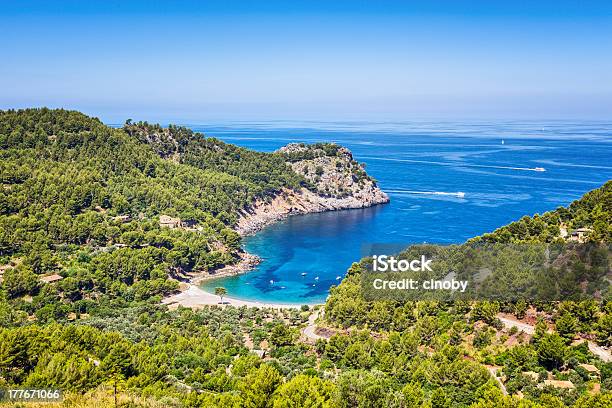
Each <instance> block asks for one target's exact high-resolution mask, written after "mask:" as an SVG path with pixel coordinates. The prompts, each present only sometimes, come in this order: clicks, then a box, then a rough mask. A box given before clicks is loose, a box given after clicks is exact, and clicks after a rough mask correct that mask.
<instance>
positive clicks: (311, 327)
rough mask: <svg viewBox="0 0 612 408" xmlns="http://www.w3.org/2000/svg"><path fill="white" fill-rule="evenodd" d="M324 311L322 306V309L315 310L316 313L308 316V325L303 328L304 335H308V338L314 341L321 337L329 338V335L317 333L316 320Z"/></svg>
mask: <svg viewBox="0 0 612 408" xmlns="http://www.w3.org/2000/svg"><path fill="white" fill-rule="evenodd" d="M323 313H324V311H323V308H320V309H317V310H315V311H314V313H313V314H311V315H310V316H309V317H308V323H307V324H306V327H304V328H303V329H302V333H304V336H306V338H307V339H309V340H312V341H317V340H319V339H326V338H327V337H324V336H321V335H318V334H317V333H316V330H317V324H316V320H317V319H318V318H319V315H321V316H322V315H323Z"/></svg>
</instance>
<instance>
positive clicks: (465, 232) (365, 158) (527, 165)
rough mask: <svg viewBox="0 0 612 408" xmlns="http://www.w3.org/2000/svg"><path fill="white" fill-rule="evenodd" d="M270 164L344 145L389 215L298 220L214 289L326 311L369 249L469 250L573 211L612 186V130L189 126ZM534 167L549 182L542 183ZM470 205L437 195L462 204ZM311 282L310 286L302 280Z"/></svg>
mask: <svg viewBox="0 0 612 408" xmlns="http://www.w3.org/2000/svg"><path fill="white" fill-rule="evenodd" d="M191 127H192V128H193V129H194V130H197V131H201V132H203V133H205V134H206V135H207V136H214V137H217V138H219V139H222V140H224V141H226V142H229V143H234V144H238V145H241V146H244V147H248V148H251V149H255V150H260V151H265V152H271V151H274V150H276V149H278V148H279V147H281V146H283V145H285V144H287V143H290V142H307V143H313V142H322V141H325V142H336V143H339V144H342V145H344V146H346V147H348V148H349V149H350V150H351V151H352V152H353V155H354V157H355V159H356V160H358V161H360V162H363V163H365V164H366V170H367V171H368V173H369V174H370V175H372V176H373V177H374V178H376V179H377V180H378V183H379V185H380V187H381V188H382V189H383V190H384V191H386V192H387V193H388V194H389V196H390V198H391V203H390V204H387V205H382V206H377V207H373V208H368V209H359V210H347V211H338V212H329V213H323V214H310V215H303V216H296V217H292V218H289V219H287V220H285V221H283V222H280V223H277V224H275V225H272V226H270V227H268V228H266V229H264V230H262V231H261V232H259V233H257V234H256V235H254V236H252V237H248V238H246V239H245V240H244V248H245V249H246V250H247V251H248V252H251V253H254V254H256V255H259V256H260V257H261V258H262V259H263V262H262V263H261V264H260V265H259V266H258V268H257V269H256V270H254V271H253V272H250V273H248V274H244V275H241V276H236V277H230V278H223V279H219V280H215V281H210V282H207V283H206V284H205V285H204V288H205V289H207V290H213V289H214V287H217V286H224V287H225V288H227V290H228V293H229V296H231V297H236V298H241V299H247V300H258V301H269V302H277V303H299V304H311V303H322V302H324V301H325V298H326V296H327V293H328V290H329V288H330V286H332V285H336V284H338V282H339V279H340V278H341V277H342V276H344V274H345V273H346V270H347V268H348V267H349V266H350V265H351V263H352V262H354V261H357V260H358V259H359V258H360V257H361V254H362V245H364V244H365V245H368V244H371V243H393V244H406V245H408V244H411V243H420V242H431V243H459V242H462V241H464V240H466V239H468V238H470V237H473V236H475V235H478V234H482V233H484V232H488V231H492V230H494V229H495V228H497V227H499V226H502V225H504V224H507V223H509V222H511V221H513V220H517V219H519V218H521V217H522V216H524V215H532V214H535V213H542V212H545V211H547V210H552V209H555V208H556V207H558V206H560V205H567V204H569V203H570V202H571V201H573V200H575V199H577V198H579V197H580V196H582V195H583V194H584V193H585V192H587V191H589V190H592V189H594V188H597V187H599V186H600V185H602V184H603V183H604V182H606V181H607V180H609V179H612V123H602V122H589V123H572V122H540V123H538V122H498V123H472V124H465V123H450V122H445V123H425V122H418V123H399V124H397V123H396V124H388V123H386V124H382V123H300V124H295V123H290V122H273V123H241V124H236V125H233V126H230V127H219V126H207V125H201V126H191ZM536 167H541V168H544V169H545V170H546V171H543V172H542V171H534V170H533V169H534V168H536ZM457 192H463V193H464V194H465V195H464V196H463V197H459V196H458V195H445V194H432V193H457ZM304 272H305V273H306V275H305V276H302V273H304Z"/></svg>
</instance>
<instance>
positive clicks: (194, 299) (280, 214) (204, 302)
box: [162, 190, 389, 309]
mask: <svg viewBox="0 0 612 408" xmlns="http://www.w3.org/2000/svg"><path fill="white" fill-rule="evenodd" d="M378 191H380V193H381V194H377V195H376V196H375V197H376V201H370V202H368V203H365V204H364V203H361V204H357V203H355V202H354V201H346V200H345V201H344V202H343V204H344V205H346V207H336V206H334V205H318V206H314V207H310V208H308V209H307V208H305V207H302V210H301V211H286V210H287V208H289V207H287V206H286V205H282V204H280V202H282V201H284V202H288V201H286V200H287V198H288V197H287V196H284V198H280V200H282V201H280V202H279V196H280V195H279V196H277V197H275V199H274V200H273V202H269V203H256V204H254V205H253V206H252V207H251V208H250V209H249V210H244V211H243V212H242V213H241V218H240V220H241V221H239V223H238V225H237V227H236V228H235V229H234V230H235V231H236V232H237V233H238V234H239V235H240V236H241V237H245V236H248V235H253V234H255V233H257V232H259V231H260V230H262V229H263V228H265V227H267V226H269V225H272V224H274V223H276V222H279V221H282V220H284V219H286V218H288V217H290V216H293V215H306V214H314V213H319V212H326V211H340V210H349V209H358V208H366V207H372V206H375V205H380V204H386V203H388V202H389V198H388V196H387V195H386V194H385V193H383V192H382V191H381V190H378ZM334 204H337V203H334ZM261 214H265V215H264V216H262V215H261ZM240 225H242V227H240ZM240 258H241V260H240V261H239V262H238V263H237V264H234V265H227V266H225V267H223V268H221V269H217V270H216V271H214V273H210V272H201V273H195V274H191V275H189V280H188V282H186V285H187V286H186V287H185V286H184V284H183V285H182V286H183V287H182V288H181V289H180V292H179V293H175V294H173V295H170V296H167V297H165V298H163V299H162V303H163V304H166V305H168V306H169V308H171V309H173V308H177V307H178V306H179V305H181V306H183V307H189V308H194V309H197V308H201V307H204V306H214V305H216V306H227V305H230V306H235V307H241V306H246V307H259V308H274V309H299V308H300V307H301V306H302V305H301V304H279V303H267V302H257V301H248V300H241V299H236V298H231V297H227V296H224V297H223V300H224V304H220V299H219V296H217V295H215V294H213V293H210V292H207V291H205V290H204V289H202V288H200V286H199V285H200V284H201V283H202V282H206V281H209V280H215V279H221V278H225V277H228V276H236V275H241V274H244V273H248V272H249V271H251V270H253V269H254V268H255V267H256V266H257V265H258V264H259V263H261V261H262V260H261V258H260V257H258V256H257V255H253V254H250V253H248V252H246V251H245V252H241V254H240ZM316 305H319V304H313V305H308V306H311V307H312V306H316Z"/></svg>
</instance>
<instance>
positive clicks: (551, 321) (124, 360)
mask: <svg viewBox="0 0 612 408" xmlns="http://www.w3.org/2000/svg"><path fill="white" fill-rule="evenodd" d="M317 149H318V148H317ZM317 149H315V150H317ZM319 150H322V151H323V153H322V154H324V155H334V154H337V152H338V150H337V148H336V147H334V145H322V146H321V148H320V149H319ZM308 151H312V150H308ZM317 151H318V150H317ZM317 154H318V153H317ZM0 157H1V160H0V179H1V182H2V187H3V188H2V189H1V190H0V266H1V267H2V269H1V270H0V274H1V280H2V282H1V284H0V388H2V387H7V386H11V387H15V386H17V387H32V388H39V387H45V388H47V387H48V388H55V387H57V388H61V389H63V390H64V392H65V398H66V405H67V406H114V395H113V394H115V389H116V390H117V393H118V394H119V395H118V402H119V404H121V405H122V406H126V407H127V406H129V407H137V406H143V407H144V406H149V407H180V406H190V407H261V408H264V407H277V408H282V407H347V408H348V407H356V406H358V407H373V408H374V407H415V406H424V407H432V408H433V407H436V408H438V407H468V406H472V407H511V406H522V407H561V406H564V405H565V406H575V407H607V406H611V405H612V394H611V393H610V390H611V389H612V366H611V364H610V363H607V364H606V363H603V362H602V361H601V360H600V359H598V358H597V357H596V356H594V355H593V354H592V353H591V352H590V351H589V349H588V347H587V345H586V343H582V344H577V342H574V341H572V339H574V338H575V337H586V338H589V339H591V341H597V342H598V343H599V344H600V345H604V346H605V345H608V346H609V345H610V343H611V339H612V320H611V316H612V315H611V312H612V305H611V304H610V303H609V302H608V303H604V302H594V301H576V302H564V303H561V304H540V305H535V306H537V310H539V311H540V314H539V317H540V319H539V321H538V324H537V329H536V331H535V333H534V334H533V335H529V334H527V333H521V332H518V331H517V330H513V329H504V328H503V327H502V326H503V325H502V324H501V322H500V320H499V319H498V313H499V312H502V311H503V312H508V313H512V314H514V315H515V316H517V317H519V318H521V317H523V316H525V315H526V314H528V313H531V312H532V311H533V309H532V308H530V306H531V305H527V304H525V303H524V302H523V303H521V302H517V303H515V304H510V303H492V302H477V303H472V304H470V303H464V302H456V303H452V304H446V303H441V302H433V301H427V302H426V301H420V302H405V303H397V302H382V301H379V302H367V301H365V300H364V299H363V298H362V296H361V292H360V288H359V276H360V273H362V271H363V267H364V265H363V263H359V264H355V265H353V267H352V268H351V269H350V271H349V274H348V276H347V277H346V278H345V279H344V281H343V282H342V283H341V284H340V285H339V286H338V287H337V288H334V289H333V290H332V292H331V295H330V297H329V299H328V302H327V304H326V305H325V316H324V320H323V321H322V322H321V323H322V324H324V325H326V326H327V330H328V333H329V336H326V337H329V338H323V339H320V340H318V341H317V342H316V343H314V342H312V341H308V340H307V339H305V338H304V336H303V335H301V334H300V329H301V328H302V327H303V326H304V325H305V324H306V323H307V320H308V318H309V316H310V315H311V313H312V311H311V310H308V309H307V308H303V310H283V311H273V310H267V309H257V308H233V307H218V306H211V307H206V308H203V309H201V310H198V311H192V310H190V309H185V308H182V307H179V308H178V309H177V310H168V307H167V306H165V305H161V304H160V299H161V297H162V296H163V295H165V294H167V293H170V292H172V291H174V290H175V289H176V287H177V285H178V283H177V280H179V279H181V277H182V274H183V273H184V272H185V271H191V270H195V269H198V270H200V269H201V270H206V269H212V268H216V267H218V266H220V265H223V264H226V263H230V262H233V260H234V258H235V257H236V255H237V254H238V251H239V237H238V236H237V234H236V233H235V232H234V231H233V230H232V229H231V227H232V225H233V223H234V222H235V219H236V218H235V217H236V213H237V211H238V210H240V209H242V208H244V206H246V205H248V204H250V203H252V201H253V200H254V199H256V198H260V199H265V198H266V197H268V196H270V195H272V194H274V193H275V192H276V191H277V190H278V189H281V188H297V187H301V186H306V187H308V183H305V180H304V179H303V178H301V177H300V176H298V175H297V174H296V173H295V172H293V171H291V169H290V167H288V166H287V165H286V164H285V160H287V159H288V158H287V157H286V156H283V155H282V154H263V153H256V152H251V151H249V150H246V149H241V148H239V147H236V146H231V145H228V144H225V143H222V142H220V141H218V140H215V139H211V138H205V137H203V136H202V135H199V134H195V133H192V132H191V131H190V130H188V129H185V128H180V127H174V126H171V127H169V128H167V129H163V128H161V127H159V126H157V125H149V124H146V123H136V124H133V123H131V121H128V122H127V123H126V125H125V127H124V128H123V129H112V128H109V127H107V126H105V125H103V124H102V123H101V122H100V121H98V120H97V119H93V118H89V117H87V116H85V115H82V114H80V113H78V112H71V111H64V110H47V109H30V110H22V111H5V112H0ZM296 159H297V156H296ZM302 159H304V157H302ZM289 160H290V161H291V160H293V159H291V158H290V159H289ZM609 190H610V183H608V184H606V186H604V187H603V188H602V189H601V190H599V191H598V192H597V191H596V192H593V193H590V194H588V195H587V196H585V198H584V199H583V200H580V202H581V204H577V205H574V204H573V205H572V206H573V207H572V206H570V209H569V210H567V211H569V213H564V212H563V211H564V210H557V212H556V213H555V214H557V215H558V216H559V217H560V218H559V220H561V221H563V222H564V223H565V224H567V225H570V228H577V227H581V226H588V227H590V228H592V229H593V230H594V231H596V232H595V233H594V234H593V235H592V236H591V239H600V240H605V241H606V242H609V238H610V235H609V225H610V219H609V215H610V208H611V207H610V193H609ZM561 214H565V215H561ZM568 214H569V215H568ZM163 215H168V216H172V217H174V219H176V220H178V219H179V218H180V222H181V225H180V227H177V228H168V227H166V226H163V225H160V217H161V216H163ZM550 220H551V221H550V222H549V221H547V222H549V223H550V225H553V224H554V223H555V222H556V223H557V225H558V224H559V222H557V221H556V219H554V220H553V218H551V219H550ZM520 222H521V223H524V224H525V228H527V230H528V231H529V233H528V234H527V235H526V234H525V233H524V232H523V230H524V228H523V227H517V229H516V231H515V230H514V227H513V229H511V230H509V231H510V235H509V236H508V233H506V232H501V233H500V232H499V231H503V229H500V230H498V231H496V232H495V234H498V235H497V236H499V237H501V236H503V237H504V238H503V239H504V240H507V241H513V240H519V239H525V238H526V237H532V238H533V239H534V240H535V239H540V240H543V241H550V240H552V239H553V238H554V237H556V236H557V235H558V234H554V233H553V232H554V231H553V229H552V227H551V228H548V230H549V231H553V232H551V233H550V234H551V235H550V237H551V238H550V239H549V238H546V237H547V236H548V235H539V234H536V230H537V229H534V228H532V227H531V226H530V225H531V224H530V223H532V221H530V219H524V220H521V221H520ZM602 222H603V223H604V224H605V225H603V224H602ZM508 228H509V227H508ZM544 230H547V228H544ZM602 231H603V232H602ZM605 231H607V232H605ZM606 234H607V235H606ZM492 237H493V236H487V239H493V238H492ZM536 237H539V238H536ZM493 240H494V241H496V239H493ZM500 240H501V238H500ZM51 274H57V275H59V278H57V277H55V278H54V279H55V280H53V281H49V280H47V281H43V280H41V277H47V278H49V277H50V276H51ZM547 326H548V327H549V328H551V329H554V330H552V331H551V332H547V331H546V327H547ZM583 363H591V364H592V365H595V366H596V367H597V369H598V370H599V372H600V373H599V374H598V376H597V377H596V378H595V377H594V376H593V374H592V373H590V372H587V371H586V370H585V369H584V368H583V367H582V366H581V364H583ZM492 370H493V371H494V370H499V371H500V373H503V374H504V375H505V379H506V380H505V381H504V384H505V386H506V388H507V391H508V393H509V394H513V396H508V395H504V393H503V392H502V390H501V388H500V385H499V384H498V382H497V381H496V379H495V378H494V377H493V376H492V375H491V372H492ZM525 372H534V373H536V377H538V378H536V379H534V378H532V377H531V376H526V375H524V373H525ZM548 376H551V378H556V379H559V380H571V381H572V384H573V385H574V386H575V389H574V390H560V389H557V388H554V387H552V386H547V387H541V386H539V385H538V384H540V385H541V381H540V380H543V379H544V378H547V377H548ZM597 384H599V385H597ZM597 387H599V388H600V389H599V392H597V391H598V390H597ZM519 391H520V393H521V394H518V392H519ZM518 395H523V396H524V399H522V400H521V399H520V398H519V396H518ZM0 405H1V404H0ZM43 406H51V405H43Z"/></svg>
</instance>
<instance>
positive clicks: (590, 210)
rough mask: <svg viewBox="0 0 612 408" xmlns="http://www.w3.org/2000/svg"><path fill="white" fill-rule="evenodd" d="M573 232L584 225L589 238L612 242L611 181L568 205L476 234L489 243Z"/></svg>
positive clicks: (551, 237)
mask: <svg viewBox="0 0 612 408" xmlns="http://www.w3.org/2000/svg"><path fill="white" fill-rule="evenodd" d="M562 227H563V228H565V229H566V230H567V231H570V232H571V231H572V230H575V229H578V228H582V227H587V228H588V229H589V230H591V231H590V232H589V234H588V235H589V239H591V240H592V241H603V242H612V180H611V181H608V182H607V183H606V184H604V185H603V186H602V187H600V188H598V189H595V190H593V191H590V192H588V193H586V194H585V195H584V196H583V197H582V198H580V199H579V200H576V201H574V202H573V203H571V204H570V205H569V207H567V208H566V207H559V208H558V209H556V210H554V211H549V212H546V213H544V214H542V215H539V214H536V215H534V216H533V217H528V216H525V217H523V218H521V219H520V220H519V221H516V222H512V223H510V224H508V225H506V226H503V227H501V228H498V229H496V230H495V231H493V232H492V233H490V234H484V235H483V236H482V237H478V238H477V239H478V240H484V241H488V242H530V241H533V242H553V241H555V240H558V239H560V236H561V228H562Z"/></svg>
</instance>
